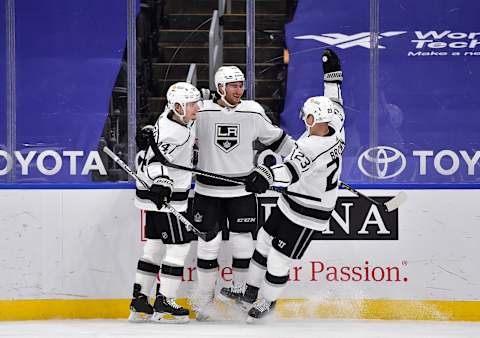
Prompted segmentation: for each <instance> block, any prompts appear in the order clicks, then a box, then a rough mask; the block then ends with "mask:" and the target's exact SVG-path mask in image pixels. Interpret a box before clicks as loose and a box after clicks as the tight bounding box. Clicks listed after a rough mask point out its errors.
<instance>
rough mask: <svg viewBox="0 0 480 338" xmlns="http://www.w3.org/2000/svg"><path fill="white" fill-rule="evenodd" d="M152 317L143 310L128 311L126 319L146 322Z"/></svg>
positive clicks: (133, 321)
mask: <svg viewBox="0 0 480 338" xmlns="http://www.w3.org/2000/svg"><path fill="white" fill-rule="evenodd" d="M150 318H152V315H149V314H148V313H143V312H135V311H130V316H128V321H129V322H130V323H146V322H148V321H149V320H150Z"/></svg>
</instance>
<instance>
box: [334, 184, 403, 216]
mask: <svg viewBox="0 0 480 338" xmlns="http://www.w3.org/2000/svg"><path fill="white" fill-rule="evenodd" d="M340 186H341V187H343V188H345V189H346V190H348V191H350V192H351V193H353V194H354V195H357V196H358V197H362V198H365V199H366V200H368V201H369V202H371V203H373V204H375V205H376V206H379V207H382V208H383V210H385V211H387V212H391V211H393V210H396V209H398V207H399V206H400V205H401V204H403V203H404V202H405V201H406V200H407V195H406V194H405V193H404V192H403V191H401V192H400V193H399V194H397V195H396V196H395V197H393V198H392V199H390V200H389V201H387V202H385V203H382V202H379V201H376V200H374V199H373V198H371V197H368V196H367V195H364V194H362V193H361V192H359V191H358V190H356V189H354V188H352V187H351V186H349V185H348V184H346V183H345V182H342V181H340Z"/></svg>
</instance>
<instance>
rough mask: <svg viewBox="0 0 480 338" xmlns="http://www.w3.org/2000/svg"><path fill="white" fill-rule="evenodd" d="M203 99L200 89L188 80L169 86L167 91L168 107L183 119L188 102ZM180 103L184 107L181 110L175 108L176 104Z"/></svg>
mask: <svg viewBox="0 0 480 338" xmlns="http://www.w3.org/2000/svg"><path fill="white" fill-rule="evenodd" d="M201 100H202V97H201V94H200V91H199V90H198V89H197V88H195V86H193V85H192V84H190V83H188V82H177V83H174V84H173V85H171V86H170V88H168V91H167V107H168V109H169V110H172V111H173V112H174V113H175V114H177V115H178V116H179V117H180V118H181V119H182V121H183V118H184V117H185V113H186V111H187V103H189V102H199V101H201ZM176 103H178V104H179V105H180V107H182V111H181V112H177V111H176V110H175V104H176Z"/></svg>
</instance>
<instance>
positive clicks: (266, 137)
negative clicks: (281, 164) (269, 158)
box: [251, 101, 295, 156]
mask: <svg viewBox="0 0 480 338" xmlns="http://www.w3.org/2000/svg"><path fill="white" fill-rule="evenodd" d="M251 106H252V107H251V110H252V111H254V112H256V113H257V114H256V116H255V131H256V134H257V135H258V140H259V141H260V142H261V143H262V144H264V145H265V146H267V147H268V148H269V149H271V150H272V151H274V152H276V153H277V154H279V155H281V156H287V155H288V154H289V153H290V152H291V151H292V149H293V147H294V145H295V141H294V140H293V139H292V138H291V137H290V136H289V135H287V133H285V131H283V130H282V129H281V128H279V127H277V126H275V125H274V124H272V121H271V120H270V119H269V118H268V116H267V115H266V114H265V110H264V109H263V108H262V106H260V105H259V104H258V103H257V102H255V101H252V105H251Z"/></svg>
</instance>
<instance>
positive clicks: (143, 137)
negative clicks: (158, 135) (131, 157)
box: [135, 125, 154, 150]
mask: <svg viewBox="0 0 480 338" xmlns="http://www.w3.org/2000/svg"><path fill="white" fill-rule="evenodd" d="M153 133H154V127H153V126H150V125H147V126H145V127H143V128H142V129H140V130H138V131H137V135H136V136H135V141H136V142H137V147H138V148H139V149H140V150H147V148H148V146H149V137H150V135H151V134H153Z"/></svg>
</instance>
